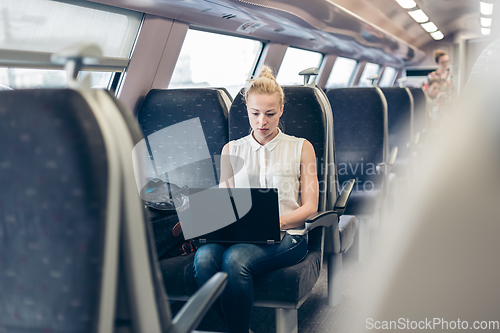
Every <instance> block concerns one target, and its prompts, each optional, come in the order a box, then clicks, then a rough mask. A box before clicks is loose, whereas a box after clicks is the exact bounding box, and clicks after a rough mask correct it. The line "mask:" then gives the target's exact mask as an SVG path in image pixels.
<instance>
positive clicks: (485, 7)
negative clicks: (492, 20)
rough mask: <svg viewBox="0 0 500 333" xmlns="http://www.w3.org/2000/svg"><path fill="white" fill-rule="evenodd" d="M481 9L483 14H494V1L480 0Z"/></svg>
mask: <svg viewBox="0 0 500 333" xmlns="http://www.w3.org/2000/svg"><path fill="white" fill-rule="evenodd" d="M479 5H480V9H481V14H483V15H491V14H493V4H492V3H487V2H482V1H481V2H480V3H479Z"/></svg>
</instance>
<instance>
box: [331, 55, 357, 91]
mask: <svg viewBox="0 0 500 333" xmlns="http://www.w3.org/2000/svg"><path fill="white" fill-rule="evenodd" d="M357 65H358V62H357V61H356V60H354V59H349V58H343V57H337V59H335V63H334V64H333V69H332V72H331V73H330V76H329V77H328V81H327V82H326V88H342V87H349V86H350V85H351V81H352V77H353V74H354V70H355V69H356V66H357Z"/></svg>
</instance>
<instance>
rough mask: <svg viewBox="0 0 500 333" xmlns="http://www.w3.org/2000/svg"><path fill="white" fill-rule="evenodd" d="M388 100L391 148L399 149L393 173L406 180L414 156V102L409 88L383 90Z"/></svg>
mask: <svg viewBox="0 0 500 333" xmlns="http://www.w3.org/2000/svg"><path fill="white" fill-rule="evenodd" d="M381 90H382V92H383V93H384V96H385V98H386V100H387V107H388V109H387V115H388V129H389V147H398V155H397V158H396V161H395V163H394V166H393V168H392V170H391V172H394V173H395V174H397V176H398V177H399V178H401V177H402V178H406V177H407V176H408V175H409V169H410V168H411V157H412V155H413V151H412V148H413V145H412V141H413V137H414V135H413V101H412V99H413V98H412V96H411V92H409V90H408V88H396V87H393V88H381Z"/></svg>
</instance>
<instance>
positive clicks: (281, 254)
mask: <svg viewBox="0 0 500 333" xmlns="http://www.w3.org/2000/svg"><path fill="white" fill-rule="evenodd" d="M245 101H246V106H247V112H248V118H249V121H250V126H251V128H252V132H251V134H249V135H248V136H246V137H244V138H241V139H239V140H235V141H231V142H230V143H228V144H226V145H225V146H224V148H223V150H222V155H223V156H226V157H233V156H234V157H237V158H227V159H226V160H227V161H228V162H227V163H222V165H221V169H222V170H221V183H220V187H257V188H278V197H279V211H280V225H281V229H282V232H283V233H284V234H285V235H284V237H283V239H282V242H281V244H276V245H255V244H236V245H232V246H229V245H220V244H206V245H203V246H202V247H200V248H199V249H198V251H197V252H196V255H195V259H194V275H195V279H196V282H197V283H198V285H199V286H201V285H203V284H204V283H205V282H206V281H207V280H208V279H209V278H210V277H211V276H213V275H214V274H215V273H216V272H218V271H224V272H226V273H228V284H227V286H226V289H225V290H224V292H223V294H222V296H221V302H220V303H218V304H216V308H218V311H219V312H221V313H222V315H223V317H224V318H225V320H226V323H227V325H228V328H229V331H230V332H231V333H237V332H245V333H247V332H249V326H250V318H251V313H252V308H253V277H256V276H259V275H261V274H264V273H266V272H269V271H272V270H275V269H278V268H282V267H286V266H291V265H294V264H296V263H298V262H299V261H301V260H302V259H303V258H304V257H305V255H306V253H307V237H306V229H305V219H306V218H307V216H309V215H311V214H312V213H314V212H316V211H317V209H318V192H319V190H318V179H317V176H316V155H315V153H314V148H313V146H312V145H311V143H310V142H309V141H307V140H305V139H301V138H296V137H293V136H289V135H286V134H284V133H283V132H281V130H280V129H279V128H278V125H279V120H280V118H281V116H282V115H283V107H284V94H283V89H282V88H281V87H280V86H279V85H278V83H277V82H276V80H275V78H274V76H273V74H272V72H271V69H270V68H269V67H266V66H265V67H264V68H263V70H262V72H261V73H260V75H259V77H258V78H257V79H256V80H254V81H253V82H251V84H250V86H249V87H248V88H247V89H246V91H245ZM223 161H224V158H223ZM240 161H243V162H244V164H245V167H244V168H241V165H236V164H238V163H240ZM233 170H245V171H246V172H241V171H240V172H237V173H236V174H233ZM263 213H265V212H263Z"/></svg>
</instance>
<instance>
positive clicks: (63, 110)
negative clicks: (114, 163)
mask: <svg viewBox="0 0 500 333" xmlns="http://www.w3.org/2000/svg"><path fill="white" fill-rule="evenodd" d="M0 101H1V102H0V152H1V153H0V170H1V171H0V183H1V184H2V187H1V189H0V212H1V213H0V272H1V273H0V331H2V332H4V331H5V332H90V331H92V330H93V329H94V328H95V327H96V323H97V321H98V319H99V301H100V292H101V283H102V281H101V280H102V279H101V278H102V270H103V257H104V234H105V227H106V223H105V222H106V209H105V208H106V201H107V191H108V187H107V184H108V174H107V170H108V169H107V154H106V150H105V147H104V142H103V137H102V135H101V132H100V129H99V126H98V124H97V122H96V119H95V118H94V116H93V113H92V111H91V109H90V107H89V105H88V104H87V103H86V101H85V100H84V99H83V98H82V96H81V95H80V94H79V93H77V92H75V91H73V90H65V89H57V90H18V91H0Z"/></svg>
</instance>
